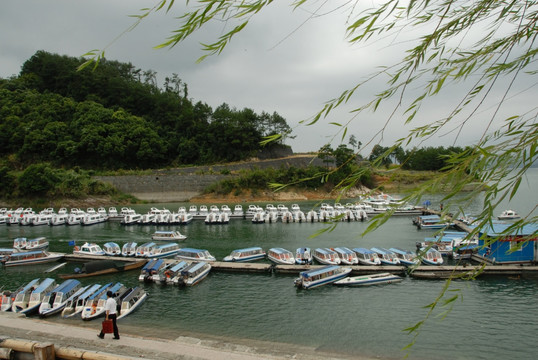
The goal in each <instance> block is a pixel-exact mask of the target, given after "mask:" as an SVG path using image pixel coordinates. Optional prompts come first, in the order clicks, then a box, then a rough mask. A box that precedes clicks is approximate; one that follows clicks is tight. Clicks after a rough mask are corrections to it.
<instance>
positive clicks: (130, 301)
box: [117, 286, 148, 320]
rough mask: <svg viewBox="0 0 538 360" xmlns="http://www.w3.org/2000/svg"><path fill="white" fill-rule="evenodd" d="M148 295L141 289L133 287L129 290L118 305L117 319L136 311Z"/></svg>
mask: <svg viewBox="0 0 538 360" xmlns="http://www.w3.org/2000/svg"><path fill="white" fill-rule="evenodd" d="M147 297H148V293H147V292H146V291H145V290H144V289H142V288H141V287H138V286H137V287H134V288H132V289H130V290H129V291H128V292H127V293H126V294H125V295H124V296H123V298H122V299H121V302H120V303H119V306H120V311H119V313H118V318H117V320H119V319H123V318H124V317H126V316H127V315H129V314H131V313H132V312H133V311H135V310H136V309H138V307H140V305H142V304H143V303H144V301H146V299H147Z"/></svg>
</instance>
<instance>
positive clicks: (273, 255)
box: [267, 248, 295, 265]
mask: <svg viewBox="0 0 538 360" xmlns="http://www.w3.org/2000/svg"><path fill="white" fill-rule="evenodd" d="M267 258H268V259H269V260H270V261H272V262H274V263H275V264H284V265H293V264H295V258H294V257H293V254H292V252H291V251H289V250H286V249H283V248H270V249H269V250H268V251H267Z"/></svg>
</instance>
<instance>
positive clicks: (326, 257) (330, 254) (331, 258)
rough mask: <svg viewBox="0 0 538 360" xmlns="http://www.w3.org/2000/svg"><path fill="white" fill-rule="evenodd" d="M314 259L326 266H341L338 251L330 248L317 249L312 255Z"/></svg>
mask: <svg viewBox="0 0 538 360" xmlns="http://www.w3.org/2000/svg"><path fill="white" fill-rule="evenodd" d="M312 257H313V258H314V259H316V261H317V262H319V263H320V264H324V265H340V263H341V261H340V257H339V256H338V254H337V253H336V251H334V250H331V249H328V248H316V249H314V252H313V253H312Z"/></svg>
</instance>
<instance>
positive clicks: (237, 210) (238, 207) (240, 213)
mask: <svg viewBox="0 0 538 360" xmlns="http://www.w3.org/2000/svg"><path fill="white" fill-rule="evenodd" d="M233 215H234V216H243V215H245V213H244V212H243V206H242V205H239V204H237V205H235V206H234V212H233Z"/></svg>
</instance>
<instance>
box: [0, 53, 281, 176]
mask: <svg viewBox="0 0 538 360" xmlns="http://www.w3.org/2000/svg"><path fill="white" fill-rule="evenodd" d="M83 62H84V60H83V59H80V58H73V57H68V56H61V55H57V54H50V53H47V52H45V51H38V52H37V53H36V54H34V56H32V57H31V58H30V59H29V60H27V61H26V62H25V63H24V64H23V66H22V69H21V72H20V74H19V75H18V76H17V77H13V78H10V79H0V157H1V159H3V161H4V162H6V161H7V160H9V163H10V164H18V165H19V166H20V167H21V168H22V167H25V166H27V165H28V164H32V163H38V162H49V163H51V164H53V165H54V166H61V167H74V166H79V167H83V168H89V169H135V168H137V169H145V168H157V167H165V166H179V165H185V164H208V163H217V162H229V161H237V160H241V159H245V158H248V157H251V156H253V155H255V154H256V153H257V152H258V151H259V150H260V149H261V145H260V141H261V140H262V139H263V137H264V136H268V135H273V134H276V133H281V132H287V131H289V130H290V128H289V126H288V125H287V123H286V120H285V119H284V118H282V117H281V116H280V115H278V114H277V113H276V112H275V113H273V114H269V113H265V112H263V113H262V114H256V113H255V112H254V111H253V110H251V109H246V108H245V109H243V110H237V109H235V108H232V107H230V106H229V105H227V104H222V105H221V106H219V107H217V108H216V109H215V110H213V109H212V108H211V107H210V106H208V105H207V104H205V103H203V102H201V101H198V102H196V103H195V102H193V101H192V100H191V99H189V98H188V87H187V84H185V83H183V82H182V81H181V79H180V78H179V76H178V75H177V74H174V75H173V76H172V77H167V78H166V79H165V82H164V85H163V87H162V88H160V87H158V85H157V81H156V73H155V72H154V71H151V70H148V71H142V70H140V69H137V68H135V67H134V66H133V65H132V64H130V63H121V62H117V61H108V60H102V61H101V62H100V64H99V66H98V67H97V68H96V69H95V70H93V69H91V68H85V69H83V70H81V71H77V68H78V67H79V66H80V65H81V64H82V63H83Z"/></svg>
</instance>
